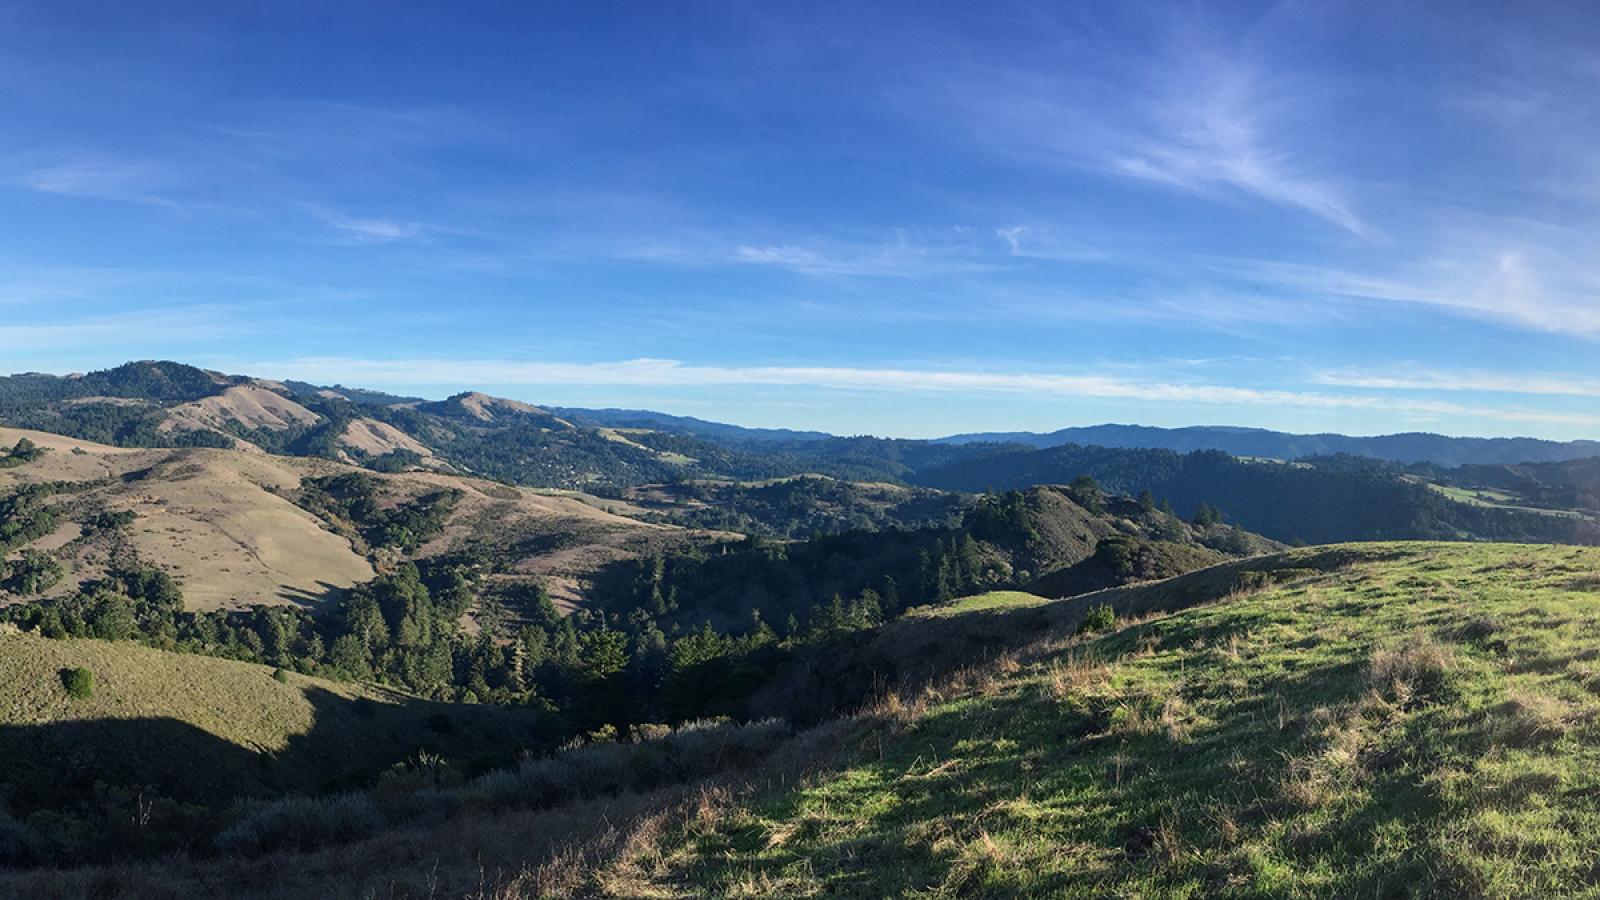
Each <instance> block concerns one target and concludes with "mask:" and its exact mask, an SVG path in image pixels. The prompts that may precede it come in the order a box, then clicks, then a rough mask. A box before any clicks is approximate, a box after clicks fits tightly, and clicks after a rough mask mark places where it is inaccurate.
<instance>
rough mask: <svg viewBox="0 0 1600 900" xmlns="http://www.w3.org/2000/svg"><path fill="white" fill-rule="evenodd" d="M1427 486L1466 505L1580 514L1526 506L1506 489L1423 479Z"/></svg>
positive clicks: (1568, 515) (1568, 516)
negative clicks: (1463, 486) (1472, 486)
mask: <svg viewBox="0 0 1600 900" xmlns="http://www.w3.org/2000/svg"><path fill="white" fill-rule="evenodd" d="M1423 483H1424V484H1426V485H1427V486H1428V487H1430V488H1432V489H1433V490H1435V491H1438V492H1439V493H1441V494H1443V495H1445V496H1446V497H1449V498H1450V499H1451V500H1454V501H1456V502H1457V503H1465V504H1467V505H1468V506H1483V507H1488V508H1490V509H1514V510H1518V511H1520V512H1531V513H1538V514H1540V515H1544V516H1556V517H1558V518H1564V519H1576V518H1579V517H1580V514H1579V513H1578V512H1577V511H1576V510H1571V509H1550V508H1548V507H1543V506H1527V505H1525V503H1526V501H1525V500H1524V499H1523V498H1522V497H1520V496H1518V495H1517V494H1512V493H1508V492H1506V491H1497V490H1492V489H1490V488H1461V487H1454V486H1451V485H1445V484H1435V483H1433V482H1431V481H1424V482H1423Z"/></svg>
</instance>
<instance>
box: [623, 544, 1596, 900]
mask: <svg viewBox="0 0 1600 900" xmlns="http://www.w3.org/2000/svg"><path fill="white" fill-rule="evenodd" d="M1349 558H1350V559H1354V560H1356V562H1354V564H1353V565H1351V566H1348V567H1346V568H1341V569H1332V570H1325V569H1326V563H1327V562H1328V561H1329V560H1330V559H1331V557H1329V556H1328V555H1327V554H1326V553H1325V552H1322V551H1298V552H1294V553H1290V554H1286V555H1285V556H1283V557H1282V558H1281V566H1283V567H1284V568H1283V569H1281V571H1286V572H1288V573H1290V574H1289V575H1287V576H1285V577H1288V578H1289V579H1290V580H1289V581H1287V582H1286V583H1281V584H1278V585H1276V586H1273V585H1263V586H1258V587H1254V588H1250V589H1247V590H1245V591H1244V592H1243V593H1241V592H1240V591H1239V589H1238V584H1237V583H1234V584H1232V587H1231V588H1226V587H1224V585H1226V584H1227V583H1228V582H1226V581H1224V582H1221V583H1218V584H1217V585H1215V586H1214V588H1213V590H1214V591H1215V590H1217V589H1222V590H1231V593H1230V594H1229V596H1227V597H1226V602H1220V603H1215V604H1211V605H1201V606H1194V607H1193V608H1187V609H1179V610H1178V611H1177V612H1174V613H1171V614H1168V615H1157V616H1156V617H1154V618H1150V619H1147V620H1145V621H1139V622H1135V623H1134V624H1128V625H1121V626H1120V627H1117V628H1116V629H1115V630H1114V631H1113V632H1112V633H1110V634H1108V635H1106V636H1104V637H1099V638H1080V639H1073V638H1070V637H1068V635H1069V634H1070V631H1071V628H1072V627H1073V626H1074V625H1075V624H1076V622H1077V621H1078V620H1079V619H1080V618H1081V614H1082V609H1083V607H1084V606H1085V605H1087V603H1088V602H1091V601H1090V600H1089V599H1087V598H1085V599H1080V600H1075V601H1066V602H1064V603H1060V604H1048V605H1045V606H1038V605H1030V606H1027V607H1026V608H1023V609H1019V610H1016V611H1014V612H1010V611H1006V610H999V611H996V610H986V611H980V612H973V613H968V614H965V615H956V616H950V617H941V618H938V619H925V620H921V621H920V622H919V621H914V620H913V621H908V622H907V623H906V625H905V626H904V628H905V629H912V628H920V629H923V634H924V636H925V637H926V636H928V635H931V634H933V633H935V632H934V631H930V630H929V629H935V630H936V632H937V633H940V634H944V635H946V636H947V639H948V637H954V636H957V635H962V634H973V633H974V631H976V632H978V633H987V634H989V635H991V643H990V648H991V649H990V652H991V653H997V652H1001V651H1005V652H1004V653H1003V654H1002V655H1001V656H1000V657H999V659H998V660H997V661H995V662H992V663H990V664H988V665H981V666H979V667H978V668H975V669H967V670H962V671H960V672H956V673H955V674H953V675H946V677H944V678H943V679H941V680H937V681H935V682H934V683H933V686H932V687H931V688H930V689H928V690H925V691H918V690H914V689H913V690H910V691H907V692H905V693H902V694H900V695H898V696H896V697H894V698H891V699H890V700H888V701H885V702H883V703H880V704H879V707H878V713H877V714H876V715H875V716H871V717H868V718H867V719H865V720H864V721H863V725H862V728H861V730H860V731H859V733H858V734H857V735H856V737H855V738H854V739H853V740H852V741H850V742H847V744H846V747H845V750H844V751H843V753H842V754H841V755H840V756H839V757H838V758H836V759H833V760H830V761H828V762H826V763H823V764H822V765H821V768H819V769H818V770H817V771H816V772H815V774H813V775H812V776H811V777H809V778H808V779H806V780H805V781H803V782H802V783H800V784H798V785H790V786H786V787H782V788H777V787H776V786H775V787H774V789H771V790H769V791H766V792H764V793H759V794H757V795H755V796H754V797H753V798H752V799H748V800H742V801H740V800H737V799H736V795H735V796H730V795H727V794H723V795H720V798H714V799H713V800H712V801H710V802H708V803H707V804H706V805H703V806H702V807H701V809H700V811H699V812H698V813H696V814H695V816H694V818H693V819H692V820H690V821H686V822H685V823H684V824H683V825H682V826H680V827H678V828H673V829H668V830H666V831H665V832H664V833H660V832H657V833H651V834H647V835H645V836H644V837H643V838H642V840H640V842H639V843H638V844H637V845H636V846H634V847H632V848H631V850H630V851H629V852H625V853H624V854H622V856H621V858H620V859H619V860H617V861H615V862H614V863H612V864H611V866H610V867H609V868H607V869H606V870H605V871H604V872H603V873H601V875H600V876H599V877H598V883H599V884H603V885H609V886H610V892H611V893H612V894H613V895H628V894H632V895H635V896H642V895H646V894H650V893H653V892H662V893H663V894H664V895H672V896H677V895H682V894H695V895H700V896H745V895H751V894H768V895H788V896H802V895H807V896H809V895H815V894H827V895H830V896H851V897H881V896H905V895H910V894H918V895H929V896H1023V895H1026V896H1037V895H1050V896H1083V897H1098V896H1286V895H1314V896H1372V895H1379V894H1384V893H1386V892H1387V891H1388V890H1390V889H1392V888H1393V887H1394V886H1396V885H1407V886H1408V888H1407V889H1408V890H1409V891H1412V892H1416V893H1419V894H1421V895H1429V896H1497V897H1499V896H1505V897H1510V896H1523V897H1549V896H1567V895H1571V894H1573V893H1577V892H1579V886H1580V885H1583V884H1587V883H1589V880H1590V879H1591V877H1592V872H1593V868H1592V866H1593V861H1592V853H1591V848H1592V847H1593V845H1594V842H1595V840H1596V839H1597V838H1600V776H1597V775H1596V772H1595V769H1594V767H1593V765H1592V761H1591V758H1592V753H1591V748H1592V747H1593V746H1594V745H1595V742H1596V740H1597V739H1600V699H1597V698H1596V695H1595V689H1596V687H1597V685H1600V673H1597V669H1600V666H1597V663H1596V654H1595V651H1594V649H1593V647H1592V623H1593V622H1594V621H1595V619H1596V615H1597V614H1600V576H1597V573H1600V552H1597V551H1594V550H1580V549H1571V548H1563V549H1555V548H1530V547H1518V546H1507V545H1494V546H1461V545H1455V546H1445V545H1414V544H1413V545H1390V546H1387V547H1376V548H1362V549H1361V550H1359V551H1358V552H1356V553H1353V554H1350V555H1349ZM1346 561H1347V562H1348V561H1349V559H1347V560H1346ZM1233 565H1234V566H1235V567H1238V566H1240V565H1241V564H1233ZM1313 566H1315V567H1318V568H1312V567H1313ZM1208 577H1211V576H1210V573H1209V572H1202V573H1196V574H1194V575H1191V576H1185V578H1184V579H1179V580H1178V581H1180V582H1187V583H1188V584H1189V585H1190V586H1191V588H1195V589H1198V587H1199V586H1200V585H1201V583H1202V582H1203V581H1204V579H1206V578H1208ZM1172 591H1173V585H1172V584H1168V585H1157V586H1153V587H1150V588H1142V589H1132V590H1128V589H1125V590H1124V591H1122V592H1120V593H1117V594H1115V595H1114V596H1111V597H1108V598H1107V599H1108V600H1109V601H1111V602H1113V603H1114V604H1115V605H1119V606H1121V607H1122V608H1123V609H1124V610H1127V609H1137V608H1147V609H1148V608H1151V607H1153V606H1155V607H1159V606H1161V605H1164V604H1168V603H1172V602H1176V600H1177V598H1176V597H1175V596H1174V595H1173V594H1172ZM1163 592H1165V594H1166V600H1165V601H1160V602H1156V600H1153V599H1152V598H1159V597H1160V596H1161V595H1162V593H1163ZM1202 599H1223V597H1222V596H1221V595H1220V593H1217V592H1214V593H1211V594H1210V596H1209V597H1206V596H1204V595H1203V594H1199V595H1196V596H1193V597H1190V598H1188V599H1187V600H1186V601H1185V602H1183V603H1180V606H1182V605H1192V603H1193V602H1195V601H1197V600H1202ZM1093 602H1098V601H1093ZM1013 618H1014V619H1016V620H1017V621H1016V622H1015V623H1010V622H1008V621H1007V620H1008V619H1013ZM1052 619H1053V620H1054V622H1055V628H1054V629H1053V630H1045V631H1041V630H1040V626H1041V625H1045V624H1047V623H1049V622H1050V621H1051V620H1052ZM974 626H978V627H977V628H976V629H975V628H974ZM907 636H908V635H903V636H902V637H901V638H899V639H898V641H897V642H898V643H900V644H902V645H904V644H905V642H906V641H905V638H906V637H907ZM884 640H887V641H896V640H897V639H895V638H894V637H893V636H892V635H889V634H888V633H887V632H886V634H885V636H884ZM995 641H998V642H999V643H995ZM924 645H926V642H925V641H924ZM913 650H914V648H905V649H904V650H902V658H905V657H908V656H909V655H910V654H911V653H912V652H913Z"/></svg>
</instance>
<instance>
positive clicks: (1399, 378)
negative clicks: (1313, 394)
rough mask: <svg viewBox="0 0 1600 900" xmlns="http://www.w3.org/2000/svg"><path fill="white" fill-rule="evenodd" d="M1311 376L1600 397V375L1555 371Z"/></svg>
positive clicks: (1352, 382) (1399, 387) (1403, 386)
mask: <svg viewBox="0 0 1600 900" xmlns="http://www.w3.org/2000/svg"><path fill="white" fill-rule="evenodd" d="M1311 380H1312V381H1314V382H1315V383H1317V384H1326V385H1330V386H1334V387H1354V388H1367V389H1373V390H1393V391H1470V392H1485V393H1497V394H1530V395H1540V396H1559V397H1600V378H1592V377H1585V376H1581V375H1562V374H1552V373H1521V372H1495V371H1489V370H1485V369H1433V368H1425V367H1421V366H1398V367H1393V368H1378V369H1372V368H1363V369H1348V368H1341V369H1324V370H1322V371H1319V372H1315V373H1313V374H1312V376H1311Z"/></svg>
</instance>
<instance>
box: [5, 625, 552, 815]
mask: <svg viewBox="0 0 1600 900" xmlns="http://www.w3.org/2000/svg"><path fill="white" fill-rule="evenodd" d="M75 668H81V669H84V670H86V671H88V672H90V673H92V676H93V690H92V694H91V695H90V696H88V697H85V698H81V699H73V698H72V697H70V696H69V695H68V693H67V691H66V690H65V689H64V687H63V684H62V675H61V673H62V672H63V671H65V670H68V669H75ZM0 687H3V691H4V695H5V699H6V702H5V703H4V704H3V705H0V754H3V755H4V757H5V760H6V765H5V766H4V768H3V771H0V791H3V793H4V796H5V798H6V801H7V802H6V807H7V808H8V810H9V812H10V814H11V815H13V816H16V817H19V818H26V817H28V816H29V815H31V814H33V813H35V812H37V811H40V810H51V811H53V813H54V814H55V815H56V816H57V817H59V818H58V819H57V820H56V821H54V823H53V824H51V825H48V826H46V829H45V830H47V831H48V830H50V829H52V828H66V827H69V825H70V823H71V822H72V820H73V819H80V820H81V822H82V823H83V824H84V825H86V826H90V827H96V826H100V827H104V826H105V824H106V823H105V822H103V821H102V818H114V817H115V816H117V815H119V814H120V811H121V807H122V806H123V805H124V804H126V805H129V806H132V805H134V799H135V798H134V796H133V795H134V794H135V793H137V792H138V791H139V790H140V789H141V788H142V789H143V790H145V791H146V792H147V795H146V797H145V799H146V800H147V801H148V802H149V803H151V804H152V811H151V815H153V816H154V817H155V821H154V822H153V823H152V824H151V829H152V831H153V832H159V831H163V830H165V829H168V828H172V829H180V830H181V828H182V827H183V826H184V824H185V822H186V821H187V820H188V819H190V818H192V817H193V815H194V813H193V812H192V811H185V810H184V809H182V808H181V807H180V806H176V805H174V804H182V803H198V802H207V803H218V802H220V801H227V800H229V799H231V798H236V797H244V796H262V795H268V794H277V793H281V792H284V791H296V790H298V791H309V790H313V789H319V788H323V787H326V786H330V785H340V784H345V785H359V784H365V783H367V782H368V781H369V780H370V779H372V778H374V777H376V776H377V775H378V774H379V773H380V772H382V771H384V770H386V769H388V768H389V767H391V766H393V765H395V764H398V763H403V762H406V761H407V760H408V759H414V758H415V757H416V755H417V753H418V751H419V750H426V751H431V752H434V753H440V754H444V755H445V756H446V757H448V758H451V759H454V760H457V761H458V762H466V761H468V760H471V759H473V758H475V757H483V759H484V760H485V761H487V760H490V759H501V760H509V759H511V758H513V757H514V756H515V753H516V750H517V749H518V748H525V747H535V748H537V747H545V746H548V744H549V742H550V741H551V740H552V738H553V735H552V733H551V730H550V729H549V728H548V727H546V726H544V725H543V724H541V723H542V722H543V721H544V717H543V716H542V714H540V713H538V712H537V711H535V710H529V709H519V708H515V707H499V708H497V707H490V706H461V705H451V704H441V703H426V702H423V701H420V700H416V699H415V698H411V697H407V696H404V695H401V694H397V693H394V692H389V691H383V690H379V689H375V688H369V687H362V686H357V685H352V684H342V683H336V682H328V681H323V680H321V679H315V678H308V677H305V676H302V675H297V674H293V673H286V674H279V675H277V676H275V675H274V670H273V669H272V668H269V667H265V666H258V665H252V664H249V663H242V662H234V661H232V660H223V659H215V658H211V657H205V656H195V655H190V654H179V653H167V652H162V651H159V650H154V649H150V648H147V647H141V646H138V645H135V644H131V643H127V642H105V641H89V640H47V639H44V638H41V637H39V636H37V635H30V634H18V633H14V632H11V633H7V632H4V631H0ZM97 783H99V784H102V785H104V786H105V788H106V790H96V789H95V785H96V784H97ZM163 819H166V821H163ZM152 836H153V835H152ZM124 837H125V836H124ZM105 840H106V842H107V843H108V844H112V843H114V841H113V839H112V836H111V835H107V836H105ZM3 843H4V842H3V840H0V844H3Z"/></svg>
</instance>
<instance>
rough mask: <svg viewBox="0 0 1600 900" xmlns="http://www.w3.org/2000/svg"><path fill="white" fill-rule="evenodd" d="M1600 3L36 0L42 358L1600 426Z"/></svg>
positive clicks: (579, 396) (0, 264)
mask: <svg viewBox="0 0 1600 900" xmlns="http://www.w3.org/2000/svg"><path fill="white" fill-rule="evenodd" d="M1596 47H1600V11H1596V10H1595V8H1594V7H1593V6H1592V5H1591V4H1584V3H1571V4H1550V5H1540V4H1518V5H1517V6H1516V7H1515V8H1514V10H1513V9H1512V8H1511V7H1507V6H1505V5H1504V4H1498V3H1496V4H1488V3H1485V4H1476V5H1475V4H1470V3H1460V4H1449V5H1448V8H1446V7H1445V6H1443V5H1439V4H1426V5H1421V4H1419V5H1415V6H1412V5H1409V4H1403V3H1398V4H1397V3H1372V4H1360V3H1350V4H1332V3H1283V4H1259V5H1257V4H1248V3H1219V4H1215V5H1181V4H1169V3H1159V4H1149V5H1143V4H1138V3H1124V2H1115V3H1112V2H1106V3H1092V4H1087V3H1086V4H1068V3H1046V4H1031V3H1018V4H1011V3H1003V2H995V3H984V4H971V3H948V4H925V3H918V4H904V5H893V4H858V3H837V4H834V3H807V4H785V3H771V4H768V3H727V4H694V3H674V4H659V3H637V4H625V3H615V4H592V3H538V4H527V3H508V4H500V5H497V4H491V3H475V4H469V5H465V6H463V5H461V4H444V3H438V4H431V3H422V2H411V3H359V4H358V3H309V2H308V3H295V2H282V0H274V2H252V3H243V2H241V3H208V2H195V3H182V4H179V3H162V2H150V3H141V4H126V3H106V4H96V3H87V2H86V3H72V4H60V3H45V2H37V3H13V2H8V0H0V123H3V124H0V370H4V371H25V370H43V371H55V372H65V371H79V370H85V369H92V368H103V367H106V366H108V365H113V364H115V363H118V362H121V361H124V360H127V359H137V358H171V359H179V360H183V361H188V362H194V363H197V364H202V365H207V366H211V367H215V368H220V369H224V370H227V371H232V372H245V373H249V374H259V375H265V376H272V377H292V378H301V379H306V380H312V381H318V382H328V383H333V382H342V383H345V384H352V385H361V386H367V387H377V388H386V389H391V390H396V391H401V392H406V393H414V394H418V395H424V396H443V395H445V394H448V393H452V392H454V391H457V390H461V389H467V388H474V389H482V390H488V391H491V392H494V393H499V394H503V395H507V396H512V397H517V398H520V399H525V400H529V401H533V402H539V403H546V404H557V405H595V406H633V407H649V408H655V409H662V410H666V411H670V412H677V413H683V414H688V415H697V416H702V417H706V418H713V419H719V420H723V421H732V422H738V423H742V424H749V425H768V426H791V427H804V428H821V429H826V430H831V431H836V432H843V433H876V434H891V435H905V436H929V435H936V434H943V433H949V432H954V431H970V430H993V429H1020V428H1026V429H1033V430H1048V429H1052V428H1057V427H1061V426H1064V425H1074V424H1089V423H1095V422H1104V421H1116V422H1140V423H1147V424H1156V425H1186V424H1217V423H1225V424H1241V425H1256V426H1263V427H1273V428H1283V429H1288V430H1296V431H1317V430H1334V431H1343V432H1348V433H1358V434H1370V433H1379V432H1390V431H1400V430H1430V431H1440V432H1444V433H1450V434H1483V435H1493V434H1529V435H1537V436H1545V437H1553V438H1572V437H1596V436H1600V353H1597V352H1596V351H1597V349H1600V154H1597V153H1595V150H1594V148H1595V147H1597V146H1600V106H1597V104H1595V103H1594V97H1596V96H1600V53H1597V52H1596V51H1595V49H1594V48H1596Z"/></svg>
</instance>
